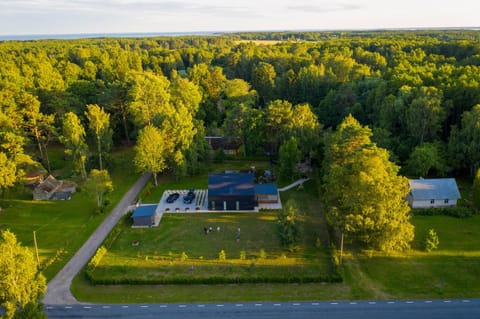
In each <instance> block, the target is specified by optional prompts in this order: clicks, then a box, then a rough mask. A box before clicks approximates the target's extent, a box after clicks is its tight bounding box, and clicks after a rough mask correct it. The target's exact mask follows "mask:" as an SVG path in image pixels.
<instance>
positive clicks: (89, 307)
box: [83, 306, 92, 309]
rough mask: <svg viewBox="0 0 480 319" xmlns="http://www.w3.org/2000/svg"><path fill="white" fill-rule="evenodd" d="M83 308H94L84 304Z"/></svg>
mask: <svg viewBox="0 0 480 319" xmlns="http://www.w3.org/2000/svg"><path fill="white" fill-rule="evenodd" d="M83 309H92V307H90V306H83Z"/></svg>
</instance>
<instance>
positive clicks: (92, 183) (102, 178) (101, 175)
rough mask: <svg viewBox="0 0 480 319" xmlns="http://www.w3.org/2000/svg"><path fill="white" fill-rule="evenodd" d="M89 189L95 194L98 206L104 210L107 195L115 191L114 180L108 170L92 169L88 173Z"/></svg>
mask: <svg viewBox="0 0 480 319" xmlns="http://www.w3.org/2000/svg"><path fill="white" fill-rule="evenodd" d="M86 186H87V189H88V190H89V191H90V192H91V193H92V194H94V195H95V197H96V199H97V200H96V202H97V208H98V209H99V210H100V212H103V207H104V204H105V195H106V194H108V193H110V192H112V191H113V182H112V179H111V178H110V174H108V171H107V170H98V169H92V170H91V171H90V174H89V175H88V180H87V184H86Z"/></svg>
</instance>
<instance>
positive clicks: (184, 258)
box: [180, 251, 188, 261]
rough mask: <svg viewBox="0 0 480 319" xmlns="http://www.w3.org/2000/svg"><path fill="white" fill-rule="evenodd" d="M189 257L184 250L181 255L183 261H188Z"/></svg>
mask: <svg viewBox="0 0 480 319" xmlns="http://www.w3.org/2000/svg"><path fill="white" fill-rule="evenodd" d="M187 259H188V255H187V254H186V253H185V252H184V251H183V252H182V255H181V256H180V260H181V261H186V260H187Z"/></svg>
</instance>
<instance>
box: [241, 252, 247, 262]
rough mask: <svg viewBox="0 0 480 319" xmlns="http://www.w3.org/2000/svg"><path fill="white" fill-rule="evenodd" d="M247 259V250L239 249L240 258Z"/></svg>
mask: <svg viewBox="0 0 480 319" xmlns="http://www.w3.org/2000/svg"><path fill="white" fill-rule="evenodd" d="M245 259H247V252H246V251H245V250H242V251H240V260H245Z"/></svg>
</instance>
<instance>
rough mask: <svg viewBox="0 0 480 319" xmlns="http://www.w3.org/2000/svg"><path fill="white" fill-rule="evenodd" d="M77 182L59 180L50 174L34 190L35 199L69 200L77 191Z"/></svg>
mask: <svg viewBox="0 0 480 319" xmlns="http://www.w3.org/2000/svg"><path fill="white" fill-rule="evenodd" d="M76 189H77V184H75V183H73V182H68V181H63V180H58V179H56V178H55V177H53V176H52V175H49V176H48V177H47V178H46V179H45V180H44V181H43V182H41V183H40V184H39V185H38V186H37V187H35V189H34V190H33V199H34V200H69V199H71V198H72V194H73V193H75V191H76Z"/></svg>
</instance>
